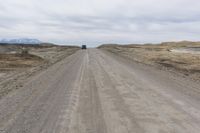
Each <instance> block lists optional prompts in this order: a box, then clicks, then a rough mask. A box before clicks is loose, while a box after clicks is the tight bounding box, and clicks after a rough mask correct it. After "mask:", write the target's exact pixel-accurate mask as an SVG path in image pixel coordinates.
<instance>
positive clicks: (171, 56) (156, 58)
mask: <svg viewBox="0 0 200 133" xmlns="http://www.w3.org/2000/svg"><path fill="white" fill-rule="evenodd" d="M185 47H200V43H199V42H187V41H183V42H169V43H162V44H159V45H103V46H100V48H101V49H105V50H107V51H110V52H112V53H115V54H118V55H121V56H124V57H127V58H129V59H132V60H134V61H137V62H141V63H145V64H149V65H153V66H158V67H163V68H167V69H173V70H178V71H179V72H181V73H183V74H185V75H187V76H191V78H193V79H195V80H196V79H200V54H190V53H175V52H171V51H170V50H172V49H177V48H185Z"/></svg>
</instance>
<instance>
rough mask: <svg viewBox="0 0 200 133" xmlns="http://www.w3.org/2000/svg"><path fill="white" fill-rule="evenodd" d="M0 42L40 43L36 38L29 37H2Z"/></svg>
mask: <svg viewBox="0 0 200 133" xmlns="http://www.w3.org/2000/svg"><path fill="white" fill-rule="evenodd" d="M0 43H8V44H40V43H42V42H41V41H40V40H38V39H29V38H19V39H2V40H0Z"/></svg>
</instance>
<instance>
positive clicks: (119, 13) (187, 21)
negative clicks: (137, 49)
mask: <svg viewBox="0 0 200 133" xmlns="http://www.w3.org/2000/svg"><path fill="white" fill-rule="evenodd" d="M0 38H37V39H39V40H42V41H46V42H54V43H58V44H79V45H80V44H82V43H84V44H89V45H90V46H96V45H99V44H103V43H123V44H126V43H157V42H163V41H179V40H191V41H199V40H200V0H0Z"/></svg>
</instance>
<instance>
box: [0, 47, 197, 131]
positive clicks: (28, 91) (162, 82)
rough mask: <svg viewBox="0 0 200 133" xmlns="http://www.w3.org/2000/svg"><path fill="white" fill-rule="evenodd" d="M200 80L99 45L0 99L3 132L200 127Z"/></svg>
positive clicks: (45, 72) (171, 129)
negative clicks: (142, 61) (137, 61)
mask: <svg viewBox="0 0 200 133" xmlns="http://www.w3.org/2000/svg"><path fill="white" fill-rule="evenodd" d="M199 125H200V85H199V84H197V83H194V82H192V81H188V80H186V79H184V78H181V77H178V76H176V75H173V74H171V73H168V72H164V71H161V70H157V69H155V68H152V67H148V66H145V65H142V64H138V63H134V62H129V61H128V60H126V59H123V58H121V57H116V56H115V55H112V54H111V53H106V52H103V51H100V50H97V49H88V50H83V51H78V52H77V53H75V54H73V55H72V56H70V57H68V58H66V59H63V60H62V61H60V62H59V63H57V64H55V65H53V66H52V67H50V68H49V69H47V70H45V71H43V72H42V73H40V74H39V75H36V76H34V77H32V78H31V79H29V81H27V82H26V83H25V84H24V86H23V87H22V88H21V89H19V90H17V91H14V92H12V93H10V94H9V95H7V96H6V97H4V98H3V99H1V101H0V133H199V131H200V126H199Z"/></svg>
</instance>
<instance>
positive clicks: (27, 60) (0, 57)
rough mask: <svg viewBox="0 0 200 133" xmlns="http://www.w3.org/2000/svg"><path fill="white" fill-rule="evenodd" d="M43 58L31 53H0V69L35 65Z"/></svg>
mask: <svg viewBox="0 0 200 133" xmlns="http://www.w3.org/2000/svg"><path fill="white" fill-rule="evenodd" d="M43 61H44V60H43V59H42V58H40V57H38V56H36V55H31V54H0V69H1V70H2V69H7V70H9V69H14V68H27V67H32V66H37V65H38V64H40V63H42V62H43Z"/></svg>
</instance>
